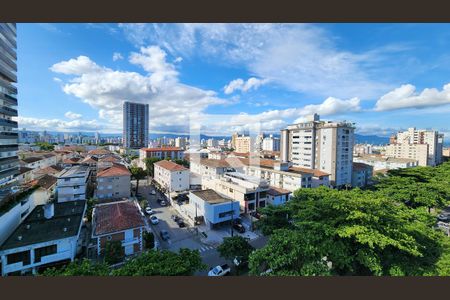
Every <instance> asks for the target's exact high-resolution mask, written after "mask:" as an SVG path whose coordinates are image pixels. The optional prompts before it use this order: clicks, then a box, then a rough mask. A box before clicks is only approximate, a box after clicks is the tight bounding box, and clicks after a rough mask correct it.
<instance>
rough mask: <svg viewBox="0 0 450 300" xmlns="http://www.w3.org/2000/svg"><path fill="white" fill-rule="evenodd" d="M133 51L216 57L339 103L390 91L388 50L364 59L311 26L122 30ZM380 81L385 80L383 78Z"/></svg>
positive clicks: (186, 26) (185, 26)
mask: <svg viewBox="0 0 450 300" xmlns="http://www.w3.org/2000/svg"><path fill="white" fill-rule="evenodd" d="M120 28H121V29H122V30H123V32H124V33H125V35H126V37H127V38H128V39H129V40H130V41H131V42H132V43H134V44H135V45H145V44H146V43H154V44H158V45H159V46H160V47H162V48H164V49H166V50H167V51H168V52H169V53H171V54H172V55H183V56H206V57H212V58H213V59H216V60H217V61H220V62H221V63H222V64H225V65H230V64H234V65H238V66H243V67H244V68H246V69H247V71H249V73H251V74H254V75H255V76H257V77H259V78H266V79H269V80H270V81H271V82H273V83H274V84H277V85H280V86H282V87H284V88H287V89H288V90H291V91H297V92H301V93H307V94H310V95H318V96H322V97H328V96H330V95H333V96H336V97H340V98H350V97H355V96H358V97H360V98H363V99H365V98H369V99H370V98H375V97H378V96H379V94H380V93H384V92H385V91H386V90H388V89H391V88H392V86H391V84H390V83H389V84H388V83H387V82H389V81H388V80H386V81H385V82H384V83H383V80H380V78H381V76H380V72H381V71H383V74H386V72H385V71H386V67H385V66H384V64H382V62H383V60H385V59H386V58H387V57H388V55H389V54H391V53H399V52H404V51H408V50H409V48H405V47H401V46H398V45H397V46H395V47H394V46H391V47H389V45H386V46H383V47H380V48H376V49H371V50H369V51H367V52H363V53H353V52H349V51H342V50H339V49H337V46H336V43H335V40H336V39H335V37H332V36H330V34H329V33H328V32H327V31H326V30H323V29H321V28H319V27H318V26H315V25H307V24H121V25H120ZM382 78H386V76H385V75H384V76H383V77H382Z"/></svg>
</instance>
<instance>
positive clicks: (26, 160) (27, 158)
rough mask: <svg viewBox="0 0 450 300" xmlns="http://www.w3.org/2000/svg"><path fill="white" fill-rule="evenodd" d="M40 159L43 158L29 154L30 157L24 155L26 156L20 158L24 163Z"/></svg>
mask: <svg viewBox="0 0 450 300" xmlns="http://www.w3.org/2000/svg"><path fill="white" fill-rule="evenodd" d="M42 159H43V158H42V157H35V156H31V157H26V158H24V159H22V161H23V162H24V163H26V164H31V163H34V162H36V161H40V160H42Z"/></svg>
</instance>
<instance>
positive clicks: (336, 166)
mask: <svg viewBox="0 0 450 300" xmlns="http://www.w3.org/2000/svg"><path fill="white" fill-rule="evenodd" d="M354 129H355V127H354V123H349V122H330V121H328V122H325V121H320V117H319V115H317V114H314V115H312V116H309V117H308V121H307V122H304V123H299V124H294V125H290V126H288V127H287V128H286V129H284V130H282V131H281V146H280V152H281V153H280V158H281V160H282V161H284V162H287V161H290V162H292V163H293V164H294V166H298V167H303V168H308V169H318V170H320V171H323V172H326V173H329V174H330V183H331V185H332V186H334V187H341V186H344V185H347V184H348V185H350V184H351V181H352V160H353V144H354Z"/></svg>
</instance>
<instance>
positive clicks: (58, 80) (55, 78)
mask: <svg viewBox="0 0 450 300" xmlns="http://www.w3.org/2000/svg"><path fill="white" fill-rule="evenodd" d="M53 81H54V82H58V83H61V82H62V80H61V78H58V77H53Z"/></svg>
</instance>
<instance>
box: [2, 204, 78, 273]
mask: <svg viewBox="0 0 450 300" xmlns="http://www.w3.org/2000/svg"><path fill="white" fill-rule="evenodd" d="M85 210H86V201H70V202H64V203H54V204H53V203H51V204H46V205H39V206H37V207H36V208H34V209H33V211H32V212H31V213H30V214H29V216H28V217H26V219H25V220H24V221H23V222H22V223H21V224H20V225H19V226H18V227H17V228H16V230H14V232H13V233H12V234H11V235H10V236H9V237H8V239H7V240H6V241H5V243H3V245H2V246H1V247H0V260H1V266H2V267H1V269H2V270H1V272H2V275H3V276H7V275H23V274H35V273H36V272H39V271H40V270H41V269H42V268H46V267H51V266H56V265H61V264H65V263H69V262H71V261H74V259H75V256H76V254H77V252H78V250H81V244H80V239H79V237H80V232H81V226H82V224H83V216H84V214H85Z"/></svg>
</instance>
